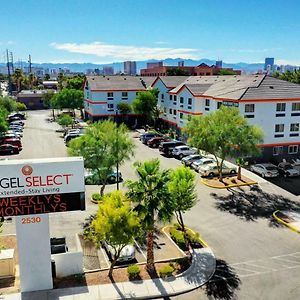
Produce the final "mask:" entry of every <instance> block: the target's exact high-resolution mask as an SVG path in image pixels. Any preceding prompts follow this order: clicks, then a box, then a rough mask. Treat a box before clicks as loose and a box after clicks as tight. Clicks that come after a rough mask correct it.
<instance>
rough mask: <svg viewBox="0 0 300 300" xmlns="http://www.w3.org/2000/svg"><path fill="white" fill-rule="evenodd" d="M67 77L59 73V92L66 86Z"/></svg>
mask: <svg viewBox="0 0 300 300" xmlns="http://www.w3.org/2000/svg"><path fill="white" fill-rule="evenodd" d="M65 80H66V77H65V75H64V73H63V72H59V73H58V76H57V87H58V89H59V90H62V89H63V88H64V85H65Z"/></svg>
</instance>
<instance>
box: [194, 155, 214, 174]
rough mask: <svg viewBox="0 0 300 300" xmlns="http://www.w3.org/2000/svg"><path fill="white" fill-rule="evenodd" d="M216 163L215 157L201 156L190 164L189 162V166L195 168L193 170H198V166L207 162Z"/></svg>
mask: <svg viewBox="0 0 300 300" xmlns="http://www.w3.org/2000/svg"><path fill="white" fill-rule="evenodd" d="M214 163H216V161H215V159H213V158H208V157H204V158H201V159H199V160H196V161H194V162H193V163H192V164H191V167H192V168H193V169H194V170H195V171H197V172H198V171H199V168H200V167H201V166H203V165H207V164H214Z"/></svg>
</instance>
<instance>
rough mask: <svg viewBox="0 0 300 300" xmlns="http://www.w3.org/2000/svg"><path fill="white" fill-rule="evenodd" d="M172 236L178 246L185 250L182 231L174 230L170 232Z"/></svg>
mask: <svg viewBox="0 0 300 300" xmlns="http://www.w3.org/2000/svg"><path fill="white" fill-rule="evenodd" d="M170 236H171V238H172V240H173V241H174V242H175V243H176V244H177V245H178V247H179V248H181V249H183V250H184V249H185V248H186V245H185V240H184V234H183V232H182V231H180V230H177V229H175V228H172V229H171V230H170Z"/></svg>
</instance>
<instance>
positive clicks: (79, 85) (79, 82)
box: [66, 76, 85, 90]
mask: <svg viewBox="0 0 300 300" xmlns="http://www.w3.org/2000/svg"><path fill="white" fill-rule="evenodd" d="M84 80H85V77H81V76H75V77H73V78H69V79H68V80H67V85H66V88H67V89H74V90H82V89H83V84H84Z"/></svg>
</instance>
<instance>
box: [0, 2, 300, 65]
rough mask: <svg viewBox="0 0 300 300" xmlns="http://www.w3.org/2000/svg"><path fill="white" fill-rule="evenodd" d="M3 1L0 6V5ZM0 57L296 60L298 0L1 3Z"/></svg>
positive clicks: (106, 60) (34, 59)
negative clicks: (7, 55) (10, 54)
mask: <svg viewBox="0 0 300 300" xmlns="http://www.w3.org/2000/svg"><path fill="white" fill-rule="evenodd" d="M1 2H2V3H1ZM0 4H1V6H0V13H1V35H0V55H1V56H0V61H4V60H5V59H4V58H5V51H6V49H9V51H12V52H13V55H14V61H18V60H27V59H28V54H31V57H32V62H35V63H42V62H53V63H76V62H77V63H84V62H91V63H99V64H102V63H112V62H122V61H125V60H146V59H158V60H161V59H165V58H179V57H180V58H184V59H188V58H190V59H201V58H209V59H213V60H214V59H221V60H223V61H224V62H227V63H232V62H247V63H254V62H263V61H264V58H265V57H274V58H275V63H276V64H292V65H300V38H299V33H300V19H299V11H300V1H299V0H286V1H283V0H227V1H224V0H26V1H24V0H13V1H4V0H0Z"/></svg>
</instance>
